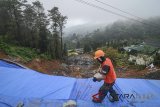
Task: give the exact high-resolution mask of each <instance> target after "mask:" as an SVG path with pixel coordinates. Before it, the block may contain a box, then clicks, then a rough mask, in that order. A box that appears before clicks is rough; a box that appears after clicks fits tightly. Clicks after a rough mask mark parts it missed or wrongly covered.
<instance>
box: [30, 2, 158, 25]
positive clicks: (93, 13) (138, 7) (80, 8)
mask: <svg viewBox="0 0 160 107" xmlns="http://www.w3.org/2000/svg"><path fill="white" fill-rule="evenodd" d="M30 1H35V0H30ZM39 1H40V2H41V3H42V4H43V6H44V8H45V10H46V11H47V10H50V9H51V8H52V7H54V6H57V7H59V11H60V12H61V13H62V14H63V15H65V16H67V17H68V20H67V25H66V27H71V26H76V25H82V24H99V23H103V24H104V23H105V24H109V23H112V22H114V21H117V20H124V19H125V18H123V17H120V16H117V15H114V14H111V13H108V12H105V11H102V10H99V9H97V8H94V7H90V6H88V5H85V4H82V3H79V2H77V1H76V0H39ZM84 1H87V2H89V3H92V4H95V5H97V6H100V7H102V8H105V9H107V10H110V11H113V12H116V13H118V14H121V15H125V16H128V15H127V14H124V13H122V12H120V11H118V10H115V9H113V8H111V7H108V6H106V5H103V4H100V3H98V2H96V1H95V0H84ZM99 1H102V2H104V3H107V4H109V5H112V6H114V7H116V8H119V9H121V10H123V11H126V12H129V13H131V14H134V15H136V16H139V17H141V18H144V19H147V18H150V17H155V16H160V0H99ZM129 17H130V16H129ZM131 17H132V16H131ZM125 20H126V19H125Z"/></svg>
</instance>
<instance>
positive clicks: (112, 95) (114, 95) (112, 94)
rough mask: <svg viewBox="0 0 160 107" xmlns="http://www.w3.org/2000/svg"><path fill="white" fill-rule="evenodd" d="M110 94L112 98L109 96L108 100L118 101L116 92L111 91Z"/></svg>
mask: <svg viewBox="0 0 160 107" xmlns="http://www.w3.org/2000/svg"><path fill="white" fill-rule="evenodd" d="M110 96H111V97H112V98H109V101H110V102H115V101H119V98H118V95H117V94H116V93H111V94H110Z"/></svg>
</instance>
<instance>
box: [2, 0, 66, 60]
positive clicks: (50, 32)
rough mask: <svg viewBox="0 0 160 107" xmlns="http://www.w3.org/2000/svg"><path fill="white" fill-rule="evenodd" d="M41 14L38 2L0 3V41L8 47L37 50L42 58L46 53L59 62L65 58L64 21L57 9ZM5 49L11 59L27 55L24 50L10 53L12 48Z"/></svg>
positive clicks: (42, 11) (42, 8)
mask: <svg viewBox="0 0 160 107" xmlns="http://www.w3.org/2000/svg"><path fill="white" fill-rule="evenodd" d="M44 10H45V9H44V7H43V4H41V2H40V1H38V0H36V1H34V2H32V3H31V4H29V3H28V2H27V0H0V39H2V40H3V42H5V43H7V44H12V45H16V46H22V47H29V48H30V49H32V50H34V49H36V50H39V54H42V56H45V53H48V54H49V55H50V56H51V57H52V58H56V59H61V58H62V57H63V55H64V50H63V49H64V47H63V40H62V36H63V28H64V25H65V23H66V20H67V17H66V16H63V15H62V14H61V13H60V11H59V9H58V7H53V8H52V9H51V10H48V13H47V14H46V13H45V11H44ZM5 46H6V45H5ZM2 47H3V46H2ZM7 49H8V50H7ZM7 49H5V51H6V52H7V53H9V54H13V55H14V56H16V55H17V53H18V55H19V54H23V53H24V54H26V53H25V52H26V51H27V48H26V49H24V50H23V49H22V50H20V49H18V50H19V51H20V52H18V51H17V52H16V53H10V52H13V50H14V49H15V48H13V47H12V48H10V49H9V48H7ZM9 51H10V52H9ZM31 53H32V52H31ZM33 53H34V52H33ZM25 56H26V55H25ZM29 56H30V54H29V55H27V58H29ZM33 56H34V55H33Z"/></svg>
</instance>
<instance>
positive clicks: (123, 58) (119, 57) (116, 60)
mask: <svg viewBox="0 0 160 107" xmlns="http://www.w3.org/2000/svg"><path fill="white" fill-rule="evenodd" d="M101 49H102V50H103V51H104V52H105V55H106V57H109V58H110V59H111V60H112V61H113V64H114V66H118V67H122V66H128V65H129V62H128V55H127V54H121V53H119V52H118V50H117V49H114V48H112V47H109V48H108V47H102V48H101Z"/></svg>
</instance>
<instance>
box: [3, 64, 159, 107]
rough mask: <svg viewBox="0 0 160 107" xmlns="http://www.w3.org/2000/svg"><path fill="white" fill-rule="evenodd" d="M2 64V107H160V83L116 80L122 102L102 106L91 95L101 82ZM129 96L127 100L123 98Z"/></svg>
mask: <svg viewBox="0 0 160 107" xmlns="http://www.w3.org/2000/svg"><path fill="white" fill-rule="evenodd" d="M0 64H1V63H0ZM3 64H6V65H5V66H1V65H0V107H16V106H17V105H18V104H20V103H23V104H24V107H62V106H63V104H64V103H65V102H66V101H68V100H70V99H72V100H75V101H76V102H77V107H117V106H126V107H132V106H144V107H150V106H153V107H159V106H160V81H159V80H144V79H117V81H116V84H115V85H114V89H115V90H116V91H117V92H118V94H119V98H120V101H119V102H115V103H111V102H109V100H108V98H107V97H106V98H105V100H104V101H103V102H102V104H95V103H93V102H92V101H91V99H92V95H93V94H95V93H97V92H98V90H99V87H100V86H101V85H102V82H92V79H91V78H89V79H75V78H68V77H62V76H50V75H45V74H41V73H38V72H36V71H33V70H29V69H21V68H16V67H8V65H7V63H3V62H2V65H3ZM15 66H16V65H15ZM127 94H129V97H128V98H126V97H127V96H124V95H127ZM133 96H134V97H133Z"/></svg>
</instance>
